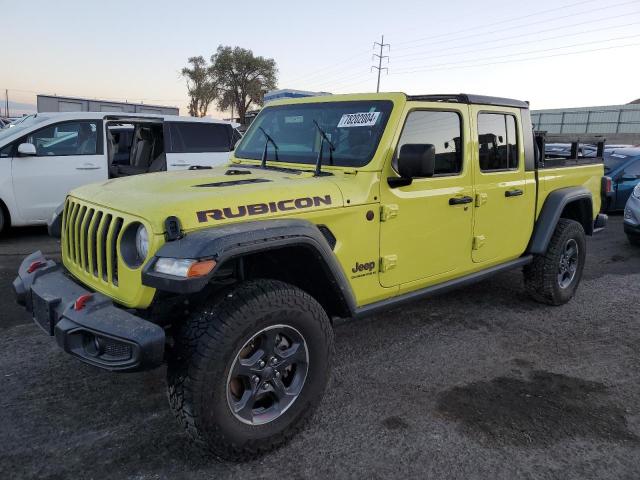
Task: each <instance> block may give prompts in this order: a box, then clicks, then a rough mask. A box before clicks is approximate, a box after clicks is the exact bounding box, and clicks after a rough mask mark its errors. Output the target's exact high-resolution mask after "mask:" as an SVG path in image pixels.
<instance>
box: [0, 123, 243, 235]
mask: <svg viewBox="0 0 640 480" xmlns="http://www.w3.org/2000/svg"><path fill="white" fill-rule="evenodd" d="M239 138H240V134H239V133H238V131H237V130H236V129H235V128H234V126H233V124H231V123H229V122H223V121H217V120H211V119H203V118H192V117H178V116H170V115H153V114H140V113H131V114H127V113H109V112H68V113H38V114H36V115H33V116H30V117H29V118H27V119H25V120H24V121H23V122H21V123H19V124H17V125H15V126H14V127H13V128H6V129H2V130H0V231H1V230H2V229H3V228H6V227H8V226H9V225H13V226H22V225H37V224H46V223H47V221H48V220H49V219H50V218H51V215H52V214H53V212H54V210H55V209H56V207H57V206H58V205H60V204H61V203H62V202H63V200H64V198H65V195H66V194H67V192H68V191H69V190H72V189H73V188H76V187H78V186H80V185H84V184H87V183H91V182H100V181H104V180H107V179H110V178H118V177H124V176H129V175H137V174H142V173H150V172H161V171H165V170H185V169H189V168H191V169H195V168H208V167H213V166H217V165H222V164H224V163H226V162H227V161H228V159H229V157H230V155H231V151H232V150H233V148H234V145H235V144H236V142H237V141H238V139H239Z"/></svg>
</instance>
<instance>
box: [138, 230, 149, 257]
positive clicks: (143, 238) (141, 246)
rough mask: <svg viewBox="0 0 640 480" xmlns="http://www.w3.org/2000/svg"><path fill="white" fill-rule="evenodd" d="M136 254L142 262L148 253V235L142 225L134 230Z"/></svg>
mask: <svg viewBox="0 0 640 480" xmlns="http://www.w3.org/2000/svg"><path fill="white" fill-rule="evenodd" d="M136 252H137V253H138V258H139V259H140V261H144V259H145V258H147V254H148V253H149V234H148V233H147V229H146V228H144V225H142V224H140V225H139V226H138V229H137V230H136Z"/></svg>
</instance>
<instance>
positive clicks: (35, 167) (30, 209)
mask: <svg viewBox="0 0 640 480" xmlns="http://www.w3.org/2000/svg"><path fill="white" fill-rule="evenodd" d="M19 143H31V144H33V145H35V147H36V152H37V154H36V156H28V157H20V156H14V157H13V158H12V162H11V172H12V177H13V190H14V196H15V199H16V204H17V206H18V210H19V212H20V215H21V216H22V217H23V219H24V220H25V221H27V222H41V221H48V220H49V219H50V218H51V215H52V213H53V211H54V210H55V208H56V207H57V206H58V205H60V204H61V203H62V202H63V201H64V198H65V196H66V194H67V192H69V190H72V189H74V188H76V187H79V186H81V185H85V184H87V183H91V182H98V181H102V180H106V179H107V178H108V172H107V158H106V155H105V153H104V133H103V124H102V120H74V121H68V122H61V123H56V124H53V125H49V126H47V127H44V128H41V129H39V130H36V131H34V132H32V133H29V134H28V135H26V136H25V137H23V138H22V139H21V140H19V141H18V144H19ZM16 155H17V154H16Z"/></svg>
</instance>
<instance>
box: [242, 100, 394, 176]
mask: <svg viewBox="0 0 640 480" xmlns="http://www.w3.org/2000/svg"><path fill="white" fill-rule="evenodd" d="M392 108H393V103H392V102H391V101H388V100H383V101H380V100H375V101H374V100H372V101H354V102H323V103H307V104H297V105H282V106H273V107H265V108H264V109H263V110H262V112H260V114H259V115H258V116H257V117H256V119H255V120H254V121H253V123H252V124H251V127H250V128H249V130H248V131H247V133H246V135H245V136H244V138H243V139H242V142H241V143H240V145H239V146H238V148H237V149H236V154H235V156H236V157H237V158H246V159H251V160H260V159H262V153H263V151H264V146H265V142H266V137H265V135H264V133H263V132H262V130H260V128H259V127H262V128H263V129H264V131H265V132H266V133H267V134H268V135H270V136H271V138H273V141H274V142H275V143H276V145H277V146H278V160H279V161H281V162H291V163H305V164H315V162H316V159H317V158H318V152H319V151H320V144H321V143H322V135H321V134H320V132H319V130H318V128H317V127H316V125H315V124H314V120H315V121H316V122H318V125H319V126H320V128H321V129H322V130H323V131H324V132H325V133H326V134H327V138H328V139H329V141H330V142H331V143H332V144H333V146H334V147H335V150H334V151H333V164H334V165H336V166H340V167H361V166H363V165H366V164H367V163H369V161H371V159H372V158H373V155H374V154H375V152H376V149H377V148H378V143H379V142H380V137H382V133H383V132H384V128H385V126H386V124H387V121H388V120H389V115H390V114H391V110H392ZM323 152H324V153H323V157H322V163H323V164H325V165H328V164H329V148H328V147H327V145H325V146H324V150H323ZM267 160H268V161H274V160H275V148H274V146H273V145H272V144H271V143H270V144H269V148H268V156H267Z"/></svg>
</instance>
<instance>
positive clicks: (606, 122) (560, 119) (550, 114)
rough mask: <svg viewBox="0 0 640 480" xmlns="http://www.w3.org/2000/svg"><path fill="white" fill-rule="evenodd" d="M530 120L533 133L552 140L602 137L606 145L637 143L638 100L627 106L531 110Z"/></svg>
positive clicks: (639, 125)
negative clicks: (549, 137)
mask: <svg viewBox="0 0 640 480" xmlns="http://www.w3.org/2000/svg"><path fill="white" fill-rule="evenodd" d="M531 120H532V122H533V127H534V129H535V130H539V131H546V132H548V133H550V134H553V135H554V137H556V136H557V135H561V136H565V135H566V136H567V139H568V140H569V139H570V138H571V137H576V136H579V135H580V134H589V135H602V136H603V137H605V138H606V139H607V143H629V144H640V99H638V100H636V101H634V102H631V103H629V104H627V105H609V106H602V107H581V108H556V109H549V110H533V111H532V112H531ZM556 138H558V137H556Z"/></svg>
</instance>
